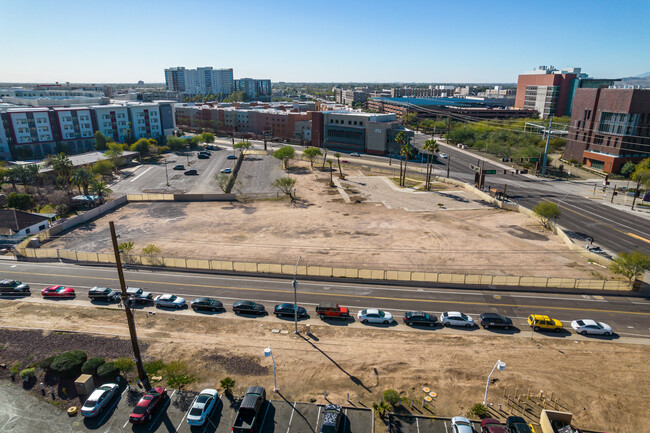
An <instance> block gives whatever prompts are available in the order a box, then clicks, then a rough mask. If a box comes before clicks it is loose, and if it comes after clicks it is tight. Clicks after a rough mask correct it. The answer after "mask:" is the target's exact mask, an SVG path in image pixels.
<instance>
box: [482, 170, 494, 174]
mask: <svg viewBox="0 0 650 433" xmlns="http://www.w3.org/2000/svg"><path fill="white" fill-rule="evenodd" d="M483 173H484V174H497V171H496V170H483Z"/></svg>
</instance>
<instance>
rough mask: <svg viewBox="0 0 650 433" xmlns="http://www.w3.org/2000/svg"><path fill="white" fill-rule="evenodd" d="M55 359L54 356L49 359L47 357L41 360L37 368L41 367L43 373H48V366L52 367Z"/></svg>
mask: <svg viewBox="0 0 650 433" xmlns="http://www.w3.org/2000/svg"><path fill="white" fill-rule="evenodd" d="M55 359H56V355H52V356H50V357H47V358H45V359H44V360H42V361H41V362H39V363H38V366H39V367H41V368H42V369H43V371H47V372H49V371H50V366H51V365H52V363H53V362H54V360H55Z"/></svg>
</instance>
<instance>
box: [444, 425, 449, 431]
mask: <svg viewBox="0 0 650 433" xmlns="http://www.w3.org/2000/svg"><path fill="white" fill-rule="evenodd" d="M444 425H445V432H446V433H449V430H448V429H447V423H444Z"/></svg>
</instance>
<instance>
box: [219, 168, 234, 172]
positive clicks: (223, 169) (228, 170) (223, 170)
mask: <svg viewBox="0 0 650 433" xmlns="http://www.w3.org/2000/svg"><path fill="white" fill-rule="evenodd" d="M221 173H232V168H222V169H221Z"/></svg>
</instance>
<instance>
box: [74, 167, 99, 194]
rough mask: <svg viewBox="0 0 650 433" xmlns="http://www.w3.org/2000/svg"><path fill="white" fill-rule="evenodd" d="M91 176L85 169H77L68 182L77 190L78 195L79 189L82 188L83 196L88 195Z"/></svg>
mask: <svg viewBox="0 0 650 433" xmlns="http://www.w3.org/2000/svg"><path fill="white" fill-rule="evenodd" d="M93 179H94V177H93V175H92V174H91V173H90V172H89V171H88V170H86V169H85V168H78V169H76V170H75V171H73V172H72V176H70V182H72V184H73V185H74V186H76V187H77V188H79V193H80V194H81V188H82V187H83V192H84V195H88V186H89V185H90V183H91V182H92V181H93Z"/></svg>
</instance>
